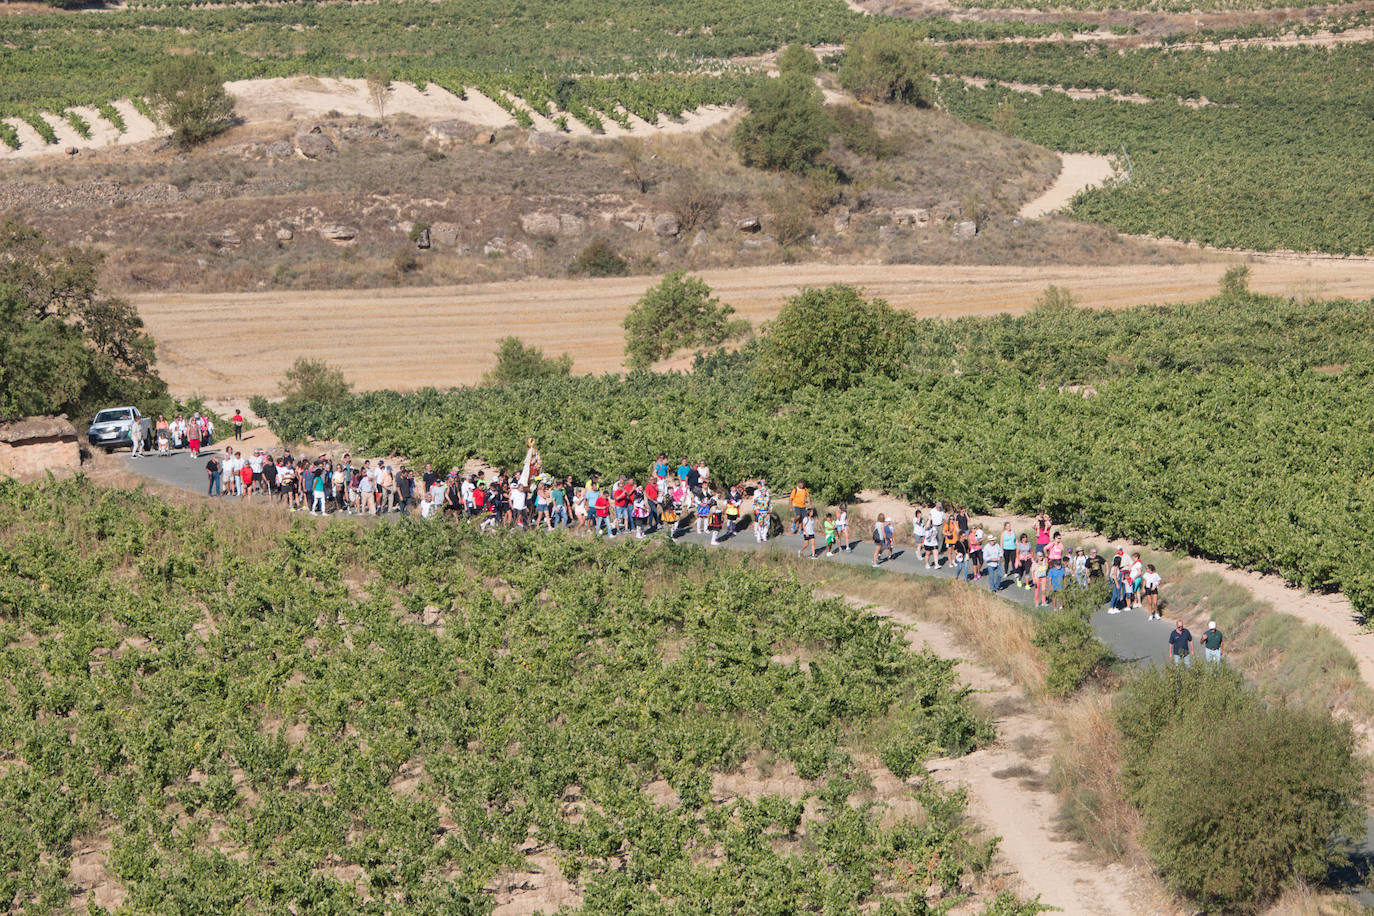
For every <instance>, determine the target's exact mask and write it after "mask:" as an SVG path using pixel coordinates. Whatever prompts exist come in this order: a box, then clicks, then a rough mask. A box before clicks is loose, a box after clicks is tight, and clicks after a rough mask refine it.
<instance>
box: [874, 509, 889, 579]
mask: <svg viewBox="0 0 1374 916" xmlns="http://www.w3.org/2000/svg"><path fill="white" fill-rule="evenodd" d="M886 537H887V516H886V515H884V514H883V513H881V512H879V513H878V520H877V521H876V522H874V523H873V566H874V567H875V568H876V567H877V566H878V565H880V564H881V563H882V562H883V560H882V556H883V541H884V540H885V539H886Z"/></svg>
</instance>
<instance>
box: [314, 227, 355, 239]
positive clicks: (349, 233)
mask: <svg viewBox="0 0 1374 916" xmlns="http://www.w3.org/2000/svg"><path fill="white" fill-rule="evenodd" d="M357 237H358V230H357V228H356V227H354V226H344V225H341V224H331V225H328V226H321V227H320V238H322V239H328V240H329V241H331V242H351V241H353V240H354V239H356V238H357Z"/></svg>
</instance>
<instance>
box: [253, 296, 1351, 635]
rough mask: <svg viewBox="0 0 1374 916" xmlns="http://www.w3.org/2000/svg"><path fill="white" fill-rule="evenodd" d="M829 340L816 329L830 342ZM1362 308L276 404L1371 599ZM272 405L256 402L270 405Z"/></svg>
mask: <svg viewBox="0 0 1374 916" xmlns="http://www.w3.org/2000/svg"><path fill="white" fill-rule="evenodd" d="M817 333H825V332H824V331H822V330H818V331H817ZM1371 341H1374V312H1372V311H1371V302H1369V301H1365V302H1300V301H1297V300H1292V299H1277V298H1272V297H1262V296H1252V295H1249V294H1247V293H1244V292H1242V291H1232V292H1231V293H1228V294H1226V295H1223V296H1220V297H1218V298H1216V299H1213V300H1210V301H1208V302H1205V303H1200V304H1195V305H1188V306H1178V307H1150V308H1138V309H1130V310H1126V311H1122V312H1093V311H1088V310H1080V309H1075V308H1071V307H1067V306H1058V307H1047V308H1041V309H1039V310H1036V311H1034V312H1032V313H1030V314H1029V315H1026V316H1023V317H1019V318H1012V317H1001V318H993V319H963V320H959V321H947V322H940V321H926V322H918V323H914V324H913V325H912V328H911V330H910V332H909V334H908V350H907V358H906V368H905V370H904V371H903V372H901V373H900V374H899V376H898V377H897V378H896V379H887V378H882V379H870V380H868V381H866V382H864V383H863V384H860V385H857V386H855V387H852V388H849V389H848V390H842V391H835V390H821V389H819V388H816V387H808V388H803V389H801V390H799V391H797V392H795V393H793V394H792V395H790V396H789V397H788V398H787V400H786V401H785V402H782V403H777V402H774V401H771V400H770V399H768V398H766V397H765V396H764V395H763V394H762V393H761V392H762V390H763V389H762V388H761V387H760V385H759V383H758V381H757V377H756V375H755V373H754V370H753V359H754V353H755V352H756V351H755V349H754V348H746V349H745V350H744V351H743V352H741V353H740V354H737V355H733V356H719V357H709V358H706V359H705V360H703V361H701V362H699V364H698V365H697V367H696V368H695V369H694V370H693V371H692V372H689V373H669V374H662V375H654V374H648V373H638V374H634V375H631V376H629V377H628V378H627V379H624V380H622V379H620V378H617V377H613V376H607V377H578V378H564V379H558V380H555V381H547V382H542V383H540V384H537V385H517V386H512V387H509V388H466V389H454V390H452V391H448V392H439V391H435V390H432V389H431V390H427V391H420V392H416V393H413V394H396V393H391V392H372V393H366V394H362V395H358V396H356V397H352V398H350V399H349V400H347V401H345V402H344V403H343V404H341V405H339V406H337V407H324V406H321V405H315V404H307V405H303V406H301V407H299V408H297V409H294V410H285V409H280V408H277V409H274V410H270V411H269V415H270V418H271V422H272V423H273V426H274V428H275V429H276V430H277V432H278V433H279V434H281V435H282V436H283V437H284V438H287V439H291V440H299V439H304V438H329V439H341V440H343V441H346V442H349V443H351V444H352V445H354V446H356V447H357V448H358V449H360V450H364V451H366V452H368V453H371V454H386V453H389V452H393V451H394V452H396V453H400V454H405V455H409V456H412V457H414V458H416V459H419V460H424V461H434V462H436V464H439V463H442V464H444V465H447V464H449V463H453V464H461V463H462V461H463V459H465V458H467V457H469V456H474V455H476V456H482V457H484V458H486V459H488V460H491V461H493V462H495V463H497V464H507V465H514V464H516V463H517V462H518V461H519V459H520V457H521V456H522V455H523V454H524V447H525V446H524V441H525V437H526V436H528V435H535V436H538V437H539V442H540V448H541V451H542V452H543V454H544V457H545V463H546V466H547V467H550V468H552V469H556V470H558V471H560V472H567V473H574V474H583V473H585V472H588V471H590V470H593V469H596V470H599V471H600V472H601V473H602V474H603V475H606V474H609V475H614V474H617V473H622V472H625V473H642V472H643V469H644V468H646V467H647V466H648V464H649V463H650V461H651V460H652V458H653V456H655V455H657V454H658V453H659V452H660V451H666V452H667V453H668V454H670V455H672V456H679V455H684V454H685V455H691V456H693V457H703V458H705V459H706V461H707V462H708V464H709V465H710V467H711V468H712V470H713V472H715V473H718V474H719V475H720V479H722V480H734V479H739V478H741V477H746V476H752V475H759V474H766V475H767V476H768V477H769V478H770V479H772V480H774V481H787V482H790V481H793V480H796V479H798V478H804V479H806V480H807V481H808V482H810V483H811V485H812V487H813V489H814V490H815V491H816V492H818V493H819V494H820V495H821V496H822V498H824V499H825V500H827V501H831V502H834V501H838V500H840V499H843V498H845V497H846V496H848V495H849V494H852V493H854V492H855V491H857V490H859V489H861V488H865V487H873V488H882V489H886V490H889V491H892V492H894V493H899V494H902V495H905V496H909V497H912V498H914V499H919V500H926V501H933V500H935V499H937V498H945V499H954V500H956V501H959V502H963V503H966V504H968V505H969V506H971V507H972V508H973V509H974V510H975V511H979V512H984V511H989V510H992V509H994V508H1007V509H1010V510H1013V511H1017V512H1023V513H1033V512H1034V511H1037V510H1039V509H1040V508H1042V507H1043V508H1045V509H1047V510H1048V511H1049V512H1050V514H1051V515H1052V516H1053V517H1054V518H1055V519H1056V520H1058V521H1060V522H1069V523H1074V524H1078V525H1081V526H1083V527H1086V528H1089V529H1094V530H1098V531H1102V532H1104V533H1106V534H1108V535H1110V536H1129V537H1132V538H1134V539H1136V540H1139V541H1141V542H1143V543H1153V544H1155V545H1157V546H1160V547H1167V548H1181V549H1184V550H1187V551H1188V552H1190V553H1193V554H1196V555H1200V556H1205V557H1211V558H1215V559H1219V560H1223V561H1226V562H1230V563H1234V564H1236V565H1239V566H1245V567H1251V568H1255V569H1259V570H1262V571H1266V572H1276V573H1279V574H1281V575H1282V576H1284V577H1285V578H1286V579H1288V580H1290V581H1292V582H1295V583H1298V584H1301V585H1303V586H1306V587H1309V588H1314V589H1340V590H1341V591H1343V592H1345V593H1346V594H1347V595H1348V596H1349V598H1350V599H1351V601H1352V602H1353V603H1354V605H1355V607H1356V608H1357V609H1359V610H1361V611H1362V612H1365V613H1368V612H1370V611H1371V610H1374V544H1371V543H1370V542H1369V539H1368V537H1366V533H1365V529H1366V527H1367V525H1368V514H1369V511H1370V507H1371V506H1374V477H1371V476H1370V470H1369V469H1370V468H1371V467H1374V440H1372V439H1371V438H1370V437H1369V436H1368V434H1367V432H1366V431H1365V430H1364V429H1362V428H1361V427H1360V425H1359V423H1358V421H1357V419H1356V418H1358V417H1362V416H1364V415H1366V413H1367V405H1368V404H1369V403H1370V402H1371V399H1374V350H1372V349H1371ZM260 406H262V408H263V409H265V410H266V409H268V408H267V406H266V405H260Z"/></svg>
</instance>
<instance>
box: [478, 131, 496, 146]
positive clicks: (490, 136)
mask: <svg viewBox="0 0 1374 916" xmlns="http://www.w3.org/2000/svg"><path fill="white" fill-rule="evenodd" d="M494 142H496V132H495V131H490V130H482V131H478V132H477V136H475V137H473V138H472V144H473V146H488V145H490V144H492V143H494Z"/></svg>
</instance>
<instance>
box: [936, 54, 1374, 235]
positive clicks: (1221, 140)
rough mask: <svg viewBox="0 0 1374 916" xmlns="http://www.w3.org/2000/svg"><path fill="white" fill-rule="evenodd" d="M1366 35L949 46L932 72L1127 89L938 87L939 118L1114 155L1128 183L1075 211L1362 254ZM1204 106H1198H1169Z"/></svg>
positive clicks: (1178, 230)
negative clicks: (1182, 43)
mask: <svg viewBox="0 0 1374 916" xmlns="http://www.w3.org/2000/svg"><path fill="white" fill-rule="evenodd" d="M1371 60H1374V58H1371V55H1370V46H1369V45H1368V44H1347V45H1340V46H1337V47H1332V48H1322V47H1291V48H1275V49H1263V48H1236V49H1231V50H1227V51H1202V50H1187V51H1172V50H1165V49H1159V48H1150V49H1139V50H1132V51H1121V50H1119V49H1116V48H1112V47H1107V46H1103V45H1089V46H1087V47H1083V46H1074V47H1068V46H1066V45H1060V44H1039V45H1001V46H997V47H981V48H973V47H960V48H958V49H950V50H949V51H948V52H947V53H946V57H945V60H944V62H943V63H942V65H941V66H942V67H943V69H944V72H947V73H957V74H959V75H961V76H975V77H981V78H986V79H993V80H1001V81H1008V82H1011V81H1018V82H1024V83H1032V84H1045V85H1062V86H1064V87H1072V88H1086V89H1104V90H1109V91H1113V92H1119V93H1137V94H1140V95H1143V96H1146V97H1148V98H1150V99H1153V100H1154V101H1151V102H1149V103H1148V104H1138V103H1133V102H1126V101H1115V100H1112V99H1110V98H1097V99H1090V100H1075V99H1071V98H1069V96H1067V95H1066V94H1064V93H1062V92H1044V93H1043V94H1041V95H1034V94H1030V93H1023V92H1016V91H1012V90H1010V89H1007V88H1001V87H997V86H990V87H988V88H982V89H977V88H973V87H970V86H967V85H965V84H964V83H963V82H962V81H958V80H946V81H944V82H943V83H942V88H941V100H942V102H943V103H944V104H945V105H946V106H947V107H948V108H949V110H950V111H951V113H953V114H955V115H956V116H958V117H960V118H962V119H964V120H966V121H970V122H973V123H980V124H985V125H988V126H991V127H994V128H996V129H999V130H1003V131H1006V132H1008V133H1011V134H1014V135H1015V136H1018V137H1021V138H1023V139H1026V140H1030V141H1031V142H1034V143H1039V144H1042V145H1045V146H1048V147H1050V148H1052V149H1056V150H1061V151H1065V152H1093V153H1101V154H1105V155H1110V156H1115V157H1117V158H1118V159H1119V160H1120V165H1121V167H1122V169H1123V170H1125V171H1127V178H1126V179H1125V180H1123V181H1120V182H1117V183H1114V184H1112V185H1110V186H1108V187H1104V188H1098V189H1094V190H1090V191H1087V192H1084V193H1083V195H1082V196H1081V197H1079V198H1078V199H1077V201H1076V202H1075V205H1074V207H1073V209H1072V211H1071V212H1072V213H1073V215H1074V216H1077V217H1079V218H1082V219H1090V220H1098V221H1102V222H1107V223H1110V224H1112V225H1113V226H1115V227H1116V228H1117V229H1119V230H1120V231H1122V232H1128V233H1140V234H1149V235H1162V236H1167V237H1171V238H1177V239H1182V240H1188V241H1195V242H1201V243H1203V244H1208V245H1216V246H1219V247H1232V248H1253V249H1261V250H1271V249H1276V248H1291V249H1298V250H1305V251H1323V252H1332V253H1345V254H1362V253H1368V252H1374V225H1371V223H1370V221H1369V219H1367V215H1368V214H1369V213H1370V212H1374V191H1371V188H1374V163H1372V162H1371V160H1370V157H1369V156H1368V155H1367V151H1368V150H1369V149H1371V148H1374V122H1372V121H1371V120H1370V119H1369V117H1368V116H1367V109H1368V106H1369V104H1370V98H1371V92H1374V69H1372V68H1371ZM1179 99H1184V100H1193V101H1195V102H1197V101H1201V100H1203V99H1205V100H1206V104H1202V105H1200V107H1192V106H1189V105H1184V104H1180V103H1179Z"/></svg>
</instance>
